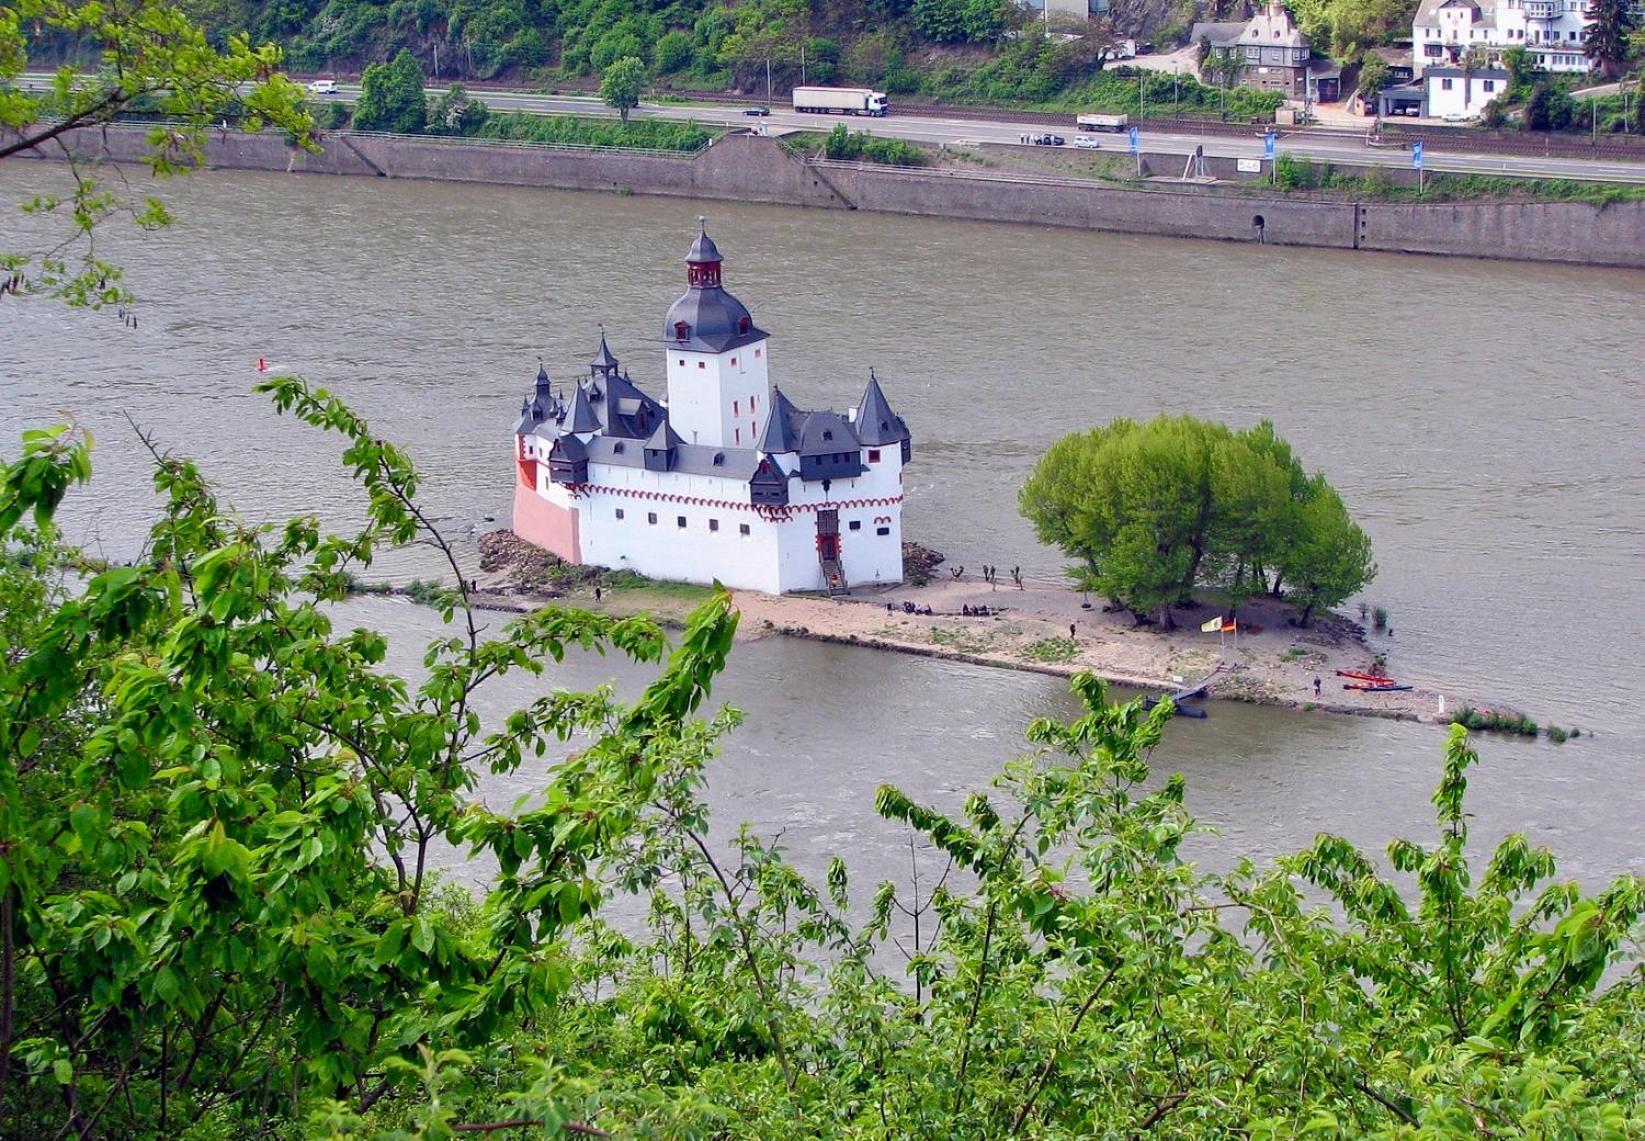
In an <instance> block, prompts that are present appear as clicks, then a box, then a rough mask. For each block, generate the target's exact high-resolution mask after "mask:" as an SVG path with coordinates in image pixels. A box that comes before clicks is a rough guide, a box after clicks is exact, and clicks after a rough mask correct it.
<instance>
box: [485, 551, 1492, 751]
mask: <svg viewBox="0 0 1645 1141" xmlns="http://www.w3.org/2000/svg"><path fill="white" fill-rule="evenodd" d="M478 586H479V592H478V595H477V598H476V601H477V602H479V603H480V604H481V605H487V606H495V607H496V608H498V609H506V610H527V609H531V608H534V607H535V606H539V605H543V604H545V603H548V602H552V601H557V600H558V601H574V602H575V603H577V604H578V605H598V606H599V607H600V608H603V609H610V610H614V611H621V612H627V611H635V610H641V609H645V610H651V611H652V612H654V613H658V614H659V615H661V616H664V617H676V618H677V617H681V616H683V615H684V614H685V613H686V612H687V611H688V610H689V609H690V608H691V605H692V604H693V602H694V601H695V598H694V596H692V595H691V594H690V593H689V592H680V591H678V590H670V589H667V588H664V587H659V588H658V589H657V590H655V591H653V590H649V589H646V588H639V589H622V590H611V591H603V592H602V598H601V599H600V600H599V601H598V603H596V600H595V599H594V592H593V590H592V588H586V587H577V588H574V589H572V590H570V591H568V592H565V593H562V594H559V595H550V594H545V593H535V592H531V591H529V590H528V589H526V588H522V587H521V586H519V585H518V584H517V583H516V582H514V581H511V576H510V573H509V571H508V569H507V568H502V569H499V570H496V571H492V572H489V573H488V572H482V573H481V575H480V577H479V579H478ZM733 597H734V598H735V600H736V605H737V609H738V610H739V611H741V613H742V623H741V627H740V630H739V637H742V638H759V637H771V636H785V635H786V636H790V637H801V638H811V639H816V640H820V641H831V642H842V643H847V644H853V645H860V646H868V647H872V648H876V649H884V650H894V651H898V652H902V653H912V654H921V655H925V656H928V657H938V658H947V659H951V660H955V661H964V662H972V663H976V664H979V665H988V666H998V667H1005V668H1010V669H1018V670H1033V671H1036V672H1040V673H1048V674H1057V675H1062V676H1071V675H1073V674H1075V673H1077V672H1080V671H1082V670H1085V671H1090V672H1091V673H1093V674H1096V675H1097V676H1099V677H1103V678H1107V679H1108V680H1110V681H1112V682H1115V683H1116V684H1120V685H1126V686H1134V687H1137V688H1141V689H1147V690H1151V691H1160V692H1163V691H1169V690H1172V689H1175V688H1178V687H1180V686H1182V685H1184V684H1192V683H1195V682H1198V681H1199V680H1201V679H1202V678H1205V677H1207V676H1211V684H1210V687H1209V693H1210V696H1212V697H1215V698H1223V699H1229V700H1235V701H1249V702H1255V703H1259V704H1263V705H1278V706H1286V707H1291V708H1296V709H1308V710H1314V709H1317V710H1323V711H1327V712H1332V713H1347V714H1356V715H1361V716H1373V717H1392V718H1399V719H1402V720H1410V721H1424V722H1442V721H1444V720H1445V717H1444V712H1445V711H1448V710H1454V709H1455V708H1456V707H1457V705H1458V704H1459V701H1460V700H1462V699H1466V698H1467V697H1469V696H1471V695H1463V694H1458V693H1455V692H1453V691H1451V690H1449V689H1440V688H1439V687H1438V686H1436V685H1434V684H1432V683H1429V682H1428V681H1427V679H1421V678H1412V677H1407V676H1405V675H1404V674H1403V673H1402V672H1401V670H1400V669H1399V661H1398V653H1397V649H1398V647H1397V644H1396V643H1395V642H1394V641H1393V640H1392V639H1389V638H1385V637H1382V636H1380V635H1371V636H1370V638H1369V639H1368V640H1361V637H1360V635H1359V632H1358V629H1357V627H1356V626H1355V625H1354V624H1353V623H1352V622H1349V621H1348V620H1346V619H1343V618H1341V617H1339V616H1336V615H1323V616H1316V617H1315V619H1314V621H1313V623H1312V624H1311V625H1310V627H1308V628H1306V629H1303V628H1298V627H1296V626H1293V625H1291V624H1290V618H1291V616H1292V611H1291V610H1290V608H1289V607H1286V606H1284V605H1283V604H1280V603H1277V602H1274V601H1271V600H1257V601H1254V602H1250V603H1247V604H1246V605H1245V606H1243V607H1242V608H1241V611H1240V625H1241V627H1242V629H1241V630H1240V633H1239V635H1238V638H1237V640H1236V638H1235V637H1234V636H1233V635H1224V636H1219V635H1217V634H1208V633H1203V632H1201V630H1200V628H1199V627H1200V624H1201V623H1202V622H1204V621H1206V620H1207V619H1209V618H1212V617H1215V616H1217V615H1218V614H1220V613H1221V612H1220V611H1218V610H1215V609H1213V608H1211V607H1205V606H1202V607H1199V608H1195V609H1182V610H1178V611H1176V612H1175V616H1176V620H1177V622H1178V623H1180V626H1179V628H1178V629H1177V630H1174V631H1171V632H1169V633H1165V632H1161V631H1160V630H1159V629H1158V628H1157V627H1154V626H1144V627H1138V626H1137V625H1136V624H1135V623H1134V622H1133V621H1132V619H1131V616H1130V615H1129V614H1127V613H1125V612H1116V613H1104V612H1103V610H1102V608H1101V606H1100V604H1097V603H1095V602H1093V604H1092V605H1091V606H1090V607H1089V608H1087V607H1085V606H1083V605H1082V599H1081V595H1080V594H1079V593H1078V592H1075V591H1072V590H1069V589H1067V588H1066V587H1062V586H1056V585H1048V584H1044V583H1035V582H1033V581H1028V582H1025V583H1024V586H1023V588H1022V589H1019V588H1018V587H1016V586H1015V585H1014V584H1012V583H1011V582H1010V581H1009V580H1006V581H1004V582H1002V583H1000V584H998V585H990V584H989V583H987V582H984V581H983V580H982V579H981V577H980V576H977V575H971V574H968V575H967V576H966V577H963V578H960V579H957V580H956V579H954V578H953V577H952V576H951V575H950V574H949V573H948V572H947V571H946V570H944V569H941V568H939V569H938V571H937V577H936V578H934V579H933V580H932V582H931V583H930V584H929V585H926V586H896V587H887V588H877V589H873V590H863V591H856V592H853V593H852V594H849V595H842V596H839V597H835V598H822V597H816V596H810V595H784V596H782V597H776V596H773V595H769V594H759V593H755V592H753V591H734V592H733ZM904 603H909V604H912V605H913V606H914V607H916V608H917V609H918V610H920V611H922V613H919V614H908V613H906V612H905V611H904V609H903V604H904ZM888 606H889V607H890V609H889V610H888V609H887V607H888ZM984 606H986V607H988V608H989V611H990V615H989V616H988V617H977V616H971V615H966V614H965V613H964V611H965V609H966V608H968V607H969V608H972V609H976V608H979V607H984ZM927 607H929V608H930V610H931V611H932V613H931V614H929V615H926V614H924V613H923V611H924V610H925V609H926V608H927ZM1252 626H1254V627H1256V628H1257V630H1256V631H1255V632H1253V631H1252V629H1251V628H1250V627H1252ZM1376 652H1381V653H1384V654H1386V655H1388V658H1389V663H1388V672H1389V673H1391V674H1393V675H1394V676H1396V677H1398V678H1399V679H1400V681H1401V682H1402V683H1410V684H1413V685H1414V686H1415V688H1414V689H1412V690H1410V691H1408V692H1403V693H1363V692H1357V691H1353V690H1345V689H1343V684H1344V683H1345V682H1347V681H1351V680H1352V679H1348V678H1342V677H1339V676H1337V673H1336V671H1337V670H1339V669H1344V670H1365V669H1367V668H1368V667H1369V666H1370V664H1371V659H1372V655H1373V653H1376ZM1315 678H1318V679H1319V682H1320V691H1319V694H1318V695H1317V696H1316V694H1315V692H1314V679H1315Z"/></svg>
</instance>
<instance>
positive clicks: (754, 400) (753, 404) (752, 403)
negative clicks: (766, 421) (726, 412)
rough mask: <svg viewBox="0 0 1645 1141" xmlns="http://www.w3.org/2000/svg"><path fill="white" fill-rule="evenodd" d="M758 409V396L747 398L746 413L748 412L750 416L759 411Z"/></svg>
mask: <svg viewBox="0 0 1645 1141" xmlns="http://www.w3.org/2000/svg"><path fill="white" fill-rule="evenodd" d="M759 408H760V398H759V397H758V396H750V397H749V398H748V411H749V414H750V415H752V414H753V413H755V412H757V411H759Z"/></svg>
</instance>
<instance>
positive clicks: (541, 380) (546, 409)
mask: <svg viewBox="0 0 1645 1141" xmlns="http://www.w3.org/2000/svg"><path fill="white" fill-rule="evenodd" d="M560 412H561V408H560V402H559V401H558V400H555V399H554V393H553V391H552V390H550V388H549V380H548V369H547V368H546V367H545V366H544V365H543V364H542V363H540V362H539V363H538V365H537V386H536V389H535V390H534V391H533V392H532V394H531V395H530V396H528V397H527V398H526V399H525V402H524V403H523V404H521V405H520V418H519V419H518V420H517V421H515V423H514V434H515V435H516V436H529V435H531V433H532V431H533V430H534V429H535V428H536V427H537V425H539V424H542V423H545V422H547V421H549V420H557V419H559V417H560Z"/></svg>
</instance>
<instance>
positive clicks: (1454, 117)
mask: <svg viewBox="0 0 1645 1141" xmlns="http://www.w3.org/2000/svg"><path fill="white" fill-rule="evenodd" d="M1442 118H1444V120H1445V121H1446V122H1447V123H1472V122H1473V121H1474V116H1473V115H1465V114H1463V113H1462V112H1461V111H1452V112H1451V113H1450V114H1449V115H1445V116H1442Z"/></svg>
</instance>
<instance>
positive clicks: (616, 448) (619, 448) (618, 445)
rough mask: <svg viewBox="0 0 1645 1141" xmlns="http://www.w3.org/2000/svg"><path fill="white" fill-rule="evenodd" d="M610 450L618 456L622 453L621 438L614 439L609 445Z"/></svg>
mask: <svg viewBox="0 0 1645 1141" xmlns="http://www.w3.org/2000/svg"><path fill="white" fill-rule="evenodd" d="M611 450H612V451H613V452H616V453H617V454H618V455H619V456H620V455H622V454H623V442H622V441H621V440H617V441H615V442H614V443H613V444H612V445H611Z"/></svg>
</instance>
